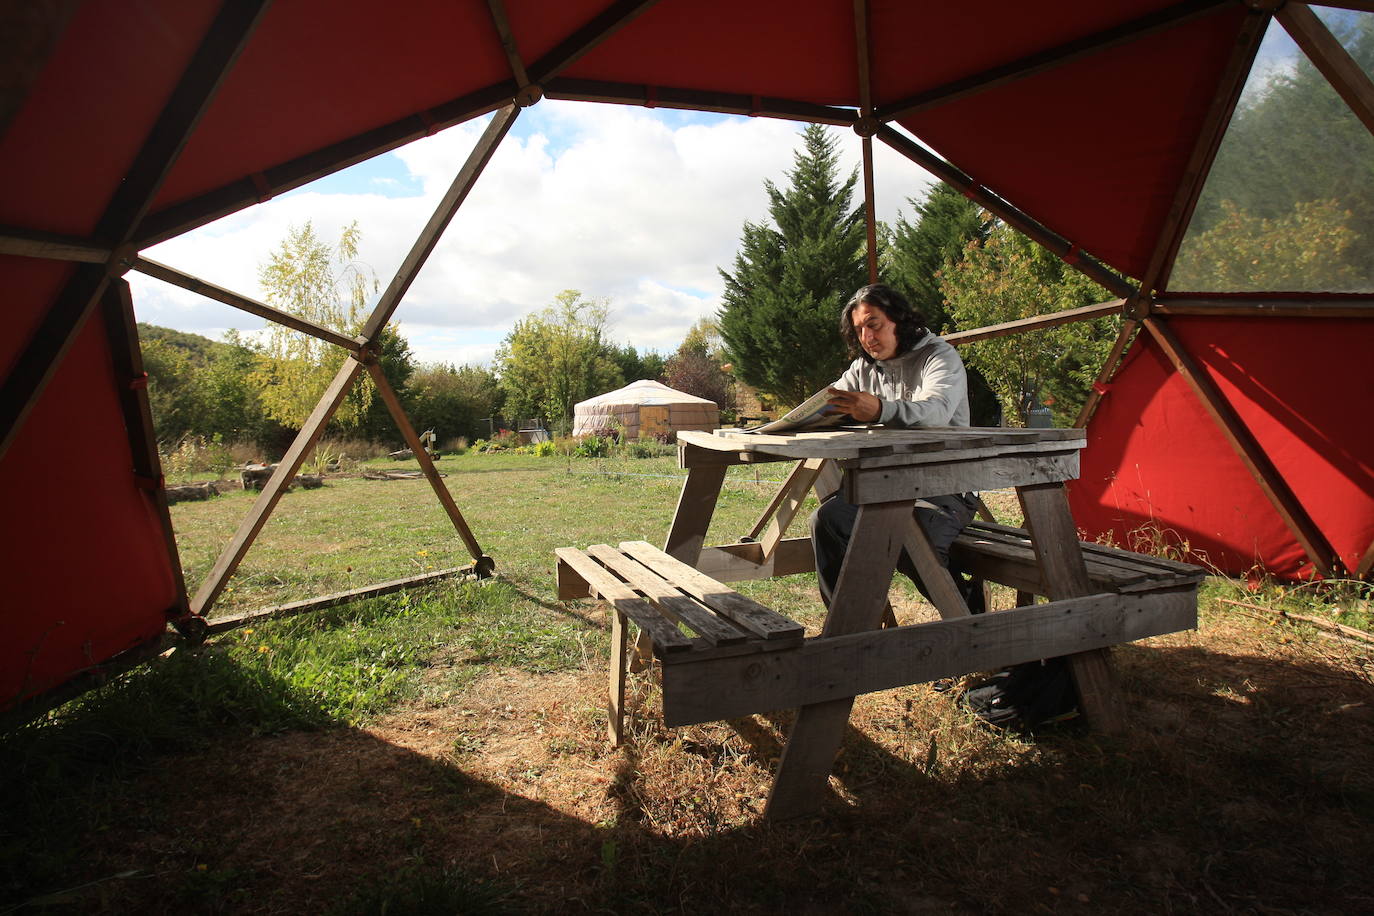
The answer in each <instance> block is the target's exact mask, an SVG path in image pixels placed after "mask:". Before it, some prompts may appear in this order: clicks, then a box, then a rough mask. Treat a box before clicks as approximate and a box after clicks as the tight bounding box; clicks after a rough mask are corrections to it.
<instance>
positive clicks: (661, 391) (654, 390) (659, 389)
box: [574, 379, 716, 409]
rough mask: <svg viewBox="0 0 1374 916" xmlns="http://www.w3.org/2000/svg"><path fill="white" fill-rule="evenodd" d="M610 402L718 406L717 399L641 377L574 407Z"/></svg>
mask: <svg viewBox="0 0 1374 916" xmlns="http://www.w3.org/2000/svg"><path fill="white" fill-rule="evenodd" d="M610 404H639V405H641V406H650V407H653V406H662V405H664V404H710V405H711V406H712V407H715V406H716V402H715V401H711V400H707V399H706V398H699V397H697V396H696V395H694V394H688V393H687V392H685V391H678V390H677V389H676V388H669V387H668V386H667V385H665V384H663V383H662V382H655V381H652V380H650V379H640V380H639V381H637V382H631V383H630V384H628V385H626V386H625V387H624V388H617V389H616V390H615V391H608V392H606V393H605V394H598V395H597V396H596V397H594V398H588V399H587V400H585V401H582V402H580V403H579V404H577V405H576V407H575V408H574V409H581V408H584V407H592V406H603V405H610Z"/></svg>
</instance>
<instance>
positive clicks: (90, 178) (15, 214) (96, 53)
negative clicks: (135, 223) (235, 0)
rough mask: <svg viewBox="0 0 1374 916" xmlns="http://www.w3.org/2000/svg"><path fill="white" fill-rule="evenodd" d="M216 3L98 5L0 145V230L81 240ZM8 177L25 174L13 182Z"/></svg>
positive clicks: (80, 16) (106, 1) (70, 34)
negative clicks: (1, 183) (1, 182)
mask: <svg viewBox="0 0 1374 916" xmlns="http://www.w3.org/2000/svg"><path fill="white" fill-rule="evenodd" d="M216 8H217V4H214V3H206V2H199V3H188V2H182V0H145V2H140V3H128V2H125V0H94V2H88V3H85V4H83V5H82V6H81V7H80V9H78V10H77V12H76V13H75V14H74V15H73V16H72V19H71V22H70V23H69V24H68V26H67V30H66V31H65V32H63V34H62V38H61V39H60V40H59V42H58V45H57V47H56V49H55V50H54V52H53V56H52V58H51V59H50V60H49V61H48V65H47V66H46V67H45V68H44V70H43V72H42V74H41V75H40V76H39V78H38V80H37V81H36V82H35V83H34V85H33V87H32V89H31V90H30V92H29V95H28V97H27V99H26V100H25V103H24V106H23V107H22V108H21V109H20V111H19V112H18V113H17V114H16V116H15V119H14V121H13V122H12V123H11V125H10V128H9V130H8V131H7V132H5V134H4V136H3V137H0V175H6V176H10V177H9V178H8V180H6V182H5V188H4V193H3V194H0V223H3V224H5V225H10V226H20V227H23V228H26V229H41V230H47V231H49V232H60V233H69V234H72V235H81V236H84V235H87V234H89V233H90V232H91V231H92V230H94V228H95V224H96V221H97V220H98V219H99V218H100V214H101V213H103V212H104V211H105V207H106V205H107V204H108V203H109V201H110V197H111V196H112V195H113V193H114V189H115V188H116V187H117V186H118V184H119V182H120V181H121V180H122V179H123V177H124V175H125V174H126V173H127V172H128V170H129V166H130V164H131V163H132V162H133V161H134V157H135V156H136V155H137V153H138V151H139V149H141V148H142V146H143V141H144V137H145V136H146V135H147V133H148V131H149V130H150V129H151V128H152V125H153V123H154V122H155V121H156V120H157V116H158V114H159V113H160V112H161V110H162V106H163V105H164V104H165V103H166V101H167V98H168V96H169V95H170V94H171V91H172V87H173V86H174V85H175V82H176V79H177V78H178V77H179V75H180V74H181V72H182V71H183V70H184V69H185V68H186V65H187V63H188V62H189V61H190V59H191V55H192V53H193V52H194V51H195V48H196V44H197V42H198V41H199V40H200V36H201V34H202V33H203V32H204V31H205V29H206V27H207V26H208V25H209V23H210V20H211V19H212V18H213V15H214V12H215V10H216ZM13 176H22V178H21V179H20V180H15V179H14V177H13Z"/></svg>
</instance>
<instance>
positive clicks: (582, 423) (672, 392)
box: [572, 379, 720, 442]
mask: <svg viewBox="0 0 1374 916" xmlns="http://www.w3.org/2000/svg"><path fill="white" fill-rule="evenodd" d="M718 426H720V409H719V407H717V405H716V403H715V402H714V401H708V400H706V399H705V398H699V397H696V396H694V395H690V394H686V393H685V392H682V391H678V390H676V389H673V388H669V387H668V386H667V385H664V384H662V383H661V382H653V381H650V380H648V379H641V380H639V381H637V382H631V383H630V384H628V385H626V386H625V387H624V388H617V389H616V390H615V391H608V392H606V393H605V394H600V395H597V396H596V397H594V398H588V399H587V400H585V401H583V402H581V403H580V404H577V405H576V406H574V408H573V430H572V433H573V435H574V436H591V435H603V436H604V435H607V434H610V433H616V434H619V435H620V436H621V437H622V438H624V439H651V438H652V439H660V440H662V441H664V442H670V441H672V440H673V439H675V438H676V433H677V432H678V431H679V430H684V429H697V430H705V431H707V432H709V431H710V430H713V429H715V428H717V427H718Z"/></svg>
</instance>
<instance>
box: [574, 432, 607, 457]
mask: <svg viewBox="0 0 1374 916" xmlns="http://www.w3.org/2000/svg"><path fill="white" fill-rule="evenodd" d="M610 451H611V440H610V439H605V438H602V437H601V436H587V437H586V438H585V439H583V440H582V441H581V442H579V443H577V448H576V449H574V450H573V455H575V456H576V457H578V458H605V457H606V456H607V455H608V454H610Z"/></svg>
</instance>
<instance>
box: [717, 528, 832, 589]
mask: <svg viewBox="0 0 1374 916" xmlns="http://www.w3.org/2000/svg"><path fill="white" fill-rule="evenodd" d="M697 569H698V570H699V571H700V572H702V573H703V574H704V575H707V576H710V577H711V578H712V579H715V580H716V581H717V582H744V581H747V580H750V579H772V578H775V577H777V576H791V575H796V574H797V573H806V572H815V571H816V555H815V552H814V551H812V549H811V538H809V537H804V538H784V539H783V540H781V541H779V542H778V549H777V550H775V551H774V552H773V555H772V556H771V557H769V558H768V559H767V560H764V559H763V547H762V545H761V544H757V543H753V542H746V543H742V544H724V545H721V546H719V547H703V548H702V550H701V557H700V559H698V560H697Z"/></svg>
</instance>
